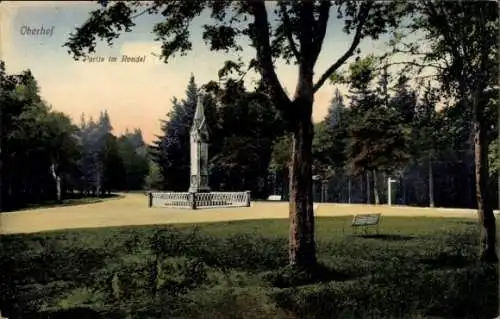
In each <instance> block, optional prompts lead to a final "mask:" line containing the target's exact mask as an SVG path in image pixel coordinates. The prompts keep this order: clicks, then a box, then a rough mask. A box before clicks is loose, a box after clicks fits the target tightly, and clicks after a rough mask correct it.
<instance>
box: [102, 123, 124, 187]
mask: <svg viewBox="0 0 500 319" xmlns="http://www.w3.org/2000/svg"><path fill="white" fill-rule="evenodd" d="M121 155H122V154H120V144H119V142H118V139H117V138H116V136H114V135H113V134H110V133H109V134H107V135H106V136H105V137H104V145H103V150H102V162H103V177H102V190H103V193H106V192H107V193H111V191H113V190H121V189H123V188H124V186H125V185H126V174H127V171H126V169H125V165H124V158H122V156H121Z"/></svg>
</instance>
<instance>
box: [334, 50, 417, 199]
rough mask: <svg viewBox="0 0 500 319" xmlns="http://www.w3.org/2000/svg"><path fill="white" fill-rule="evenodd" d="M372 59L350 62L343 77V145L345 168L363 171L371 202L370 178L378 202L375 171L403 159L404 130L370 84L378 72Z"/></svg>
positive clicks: (392, 168) (387, 168) (392, 167)
mask: <svg viewBox="0 0 500 319" xmlns="http://www.w3.org/2000/svg"><path fill="white" fill-rule="evenodd" d="M375 62H376V60H375V58H374V57H373V56H368V57H366V58H364V59H360V60H358V61H356V62H355V63H353V64H351V65H350V66H349V73H348V76H347V78H346V79H344V81H347V82H348V83H349V86H350V90H351V92H352V96H351V105H350V109H351V111H350V114H351V120H350V122H349V129H348V131H349V133H348V144H347V149H346V150H347V153H348V155H347V158H348V163H347V164H348V168H349V170H350V171H352V172H354V173H364V174H366V180H367V182H366V183H367V196H366V197H367V203H371V202H372V198H371V194H372V192H371V190H372V182H373V196H374V200H375V203H376V204H379V203H380V197H379V190H378V174H377V173H378V172H379V171H382V172H385V173H392V172H394V171H396V170H398V169H399V168H401V167H402V166H403V165H404V164H405V163H406V161H407V160H408V133H407V132H405V126H404V123H403V119H402V117H401V114H400V113H399V112H398V111H397V110H395V109H394V108H391V107H389V106H388V105H385V103H386V102H385V101H387V97H386V96H384V95H382V96H380V90H379V92H377V90H375V89H373V87H372V86H373V85H372V82H373V81H374V80H375V79H376V77H377V76H378V74H377V72H376V64H375ZM385 76H386V75H383V78H384V77H385ZM381 82H384V79H382V81H381ZM383 91H385V90H383ZM384 100H385V101H384ZM389 104H390V103H389ZM370 180H372V182H371V181H370Z"/></svg>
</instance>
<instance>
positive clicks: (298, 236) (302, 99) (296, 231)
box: [289, 66, 316, 268]
mask: <svg viewBox="0 0 500 319" xmlns="http://www.w3.org/2000/svg"><path fill="white" fill-rule="evenodd" d="M312 71H313V70H312V67H311V68H305V67H304V66H301V69H300V77H299V83H298V86H297V90H296V93H295V99H294V101H293V102H292V105H291V107H292V110H293V112H294V114H293V115H294V116H293V119H294V121H295V123H294V125H293V143H292V145H293V146H292V160H291V162H290V200H289V208H290V211H289V213H290V215H289V218H290V233H289V261H290V264H291V265H293V266H296V267H298V268H309V267H312V266H314V265H315V264H316V243H315V240H314V211H313V181H312V164H313V163H312V140H313V137H314V127H313V123H312V119H311V116H312V106H313V100H314V97H313V96H314V95H313V91H312V83H313V81H312V75H313V72H312Z"/></svg>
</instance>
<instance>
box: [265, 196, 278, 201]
mask: <svg viewBox="0 0 500 319" xmlns="http://www.w3.org/2000/svg"><path fill="white" fill-rule="evenodd" d="M267 200H277V201H280V200H281V195H271V196H269V197H268V198H267Z"/></svg>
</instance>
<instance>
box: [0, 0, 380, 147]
mask: <svg viewBox="0 0 500 319" xmlns="http://www.w3.org/2000/svg"><path fill="white" fill-rule="evenodd" d="M96 8H99V5H98V4H96V3H95V2H84V1H81V2H80V1H64V2H55V1H54V2H52V1H43V2H42V1H40V2H36V1H24V2H23V1H19V2H11V1H5V2H1V3H0V40H1V41H0V58H1V59H3V60H4V61H5V63H6V67H7V72H9V73H18V72H20V71H22V70H25V69H30V70H31V71H32V72H33V74H34V76H35V78H36V79H37V81H38V83H39V86H40V89H41V95H42V97H43V98H44V100H46V101H47V102H48V103H49V104H50V105H52V106H53V108H54V109H55V110H58V111H62V112H65V113H66V114H68V115H70V116H71V117H72V118H73V119H74V120H75V121H76V123H78V121H79V119H80V115H81V113H82V112H83V113H85V114H86V115H89V116H93V117H94V118H95V117H97V116H98V114H99V112H100V111H101V110H104V109H106V110H108V112H109V114H110V117H111V121H112V125H113V127H114V129H115V133H118V134H119V133H122V132H123V131H124V130H125V129H126V128H129V129H132V128H136V127H137V128H141V129H142V131H143V134H144V138H145V140H146V142H150V141H151V140H152V139H153V138H154V135H155V134H159V133H160V121H159V120H160V119H165V118H166V116H165V115H166V113H167V112H168V111H169V110H170V109H171V106H172V105H171V99H172V98H173V97H174V96H175V97H177V98H180V99H182V98H184V96H185V95H184V92H185V89H186V86H187V83H188V80H189V77H190V75H191V73H193V74H194V75H195V79H196V83H197V84H198V85H202V84H204V83H206V82H208V81H210V80H217V71H218V70H219V69H220V67H221V66H222V65H223V62H224V61H226V60H228V59H234V57H235V56H234V54H225V53H223V52H210V50H209V49H208V47H207V46H206V45H205V44H204V42H203V40H202V39H201V31H202V29H201V26H202V25H203V24H205V23H206V22H207V21H208V17H207V15H206V14H205V15H203V16H202V17H200V18H198V19H197V20H195V23H194V24H193V26H192V29H191V30H192V31H191V36H192V40H193V50H192V51H191V52H190V53H189V54H188V56H185V57H177V58H175V59H172V60H171V61H170V62H169V63H168V64H164V63H162V62H160V61H158V60H157V59H156V58H155V57H154V56H153V55H151V53H152V52H154V53H160V51H159V46H160V44H159V43H158V42H154V35H153V34H152V32H151V30H152V26H153V25H154V23H155V22H157V21H159V20H158V19H159V18H158V17H151V16H146V15H145V16H141V17H139V18H138V20H137V26H136V27H135V29H134V31H133V32H131V33H128V34H125V35H124V36H122V37H121V38H120V39H118V40H116V41H115V44H114V46H113V47H111V48H109V47H107V46H106V44H105V43H100V44H99V45H98V47H97V52H96V54H95V55H97V56H103V57H105V58H106V60H107V58H108V57H109V56H116V57H118V59H119V60H120V57H121V55H122V54H126V55H129V56H144V55H145V56H146V60H145V62H144V63H120V62H116V63H111V62H107V61H105V62H100V63H84V62H76V61H74V60H73V59H72V58H71V56H70V55H69V54H68V53H67V49H66V48H63V47H62V45H63V43H64V42H65V41H66V40H67V39H68V36H69V33H71V32H73V31H74V30H75V27H77V26H80V25H81V24H82V23H83V22H84V21H85V20H86V19H87V17H88V15H89V12H90V11H91V10H93V9H96ZM330 16H331V18H330V22H329V27H328V31H327V34H326V37H325V41H324V44H323V50H322V53H321V55H320V57H319V60H318V63H317V65H316V69H315V73H316V77H315V78H318V77H319V76H320V75H321V74H322V73H323V72H324V70H325V69H326V68H327V67H328V66H329V65H330V64H332V63H333V62H334V61H335V60H337V59H338V58H339V57H340V56H341V55H342V54H343V53H344V52H345V50H346V49H347V48H348V47H349V45H350V43H351V37H352V35H350V36H348V35H345V34H344V33H343V32H342V24H341V23H339V22H338V21H337V20H335V16H336V12H333V11H332V13H331V15H330ZM23 27H24V28H23ZM26 27H30V28H32V29H35V28H40V27H43V28H45V29H52V28H53V33H52V35H45V36H43V35H23V34H22V31H23V30H25V29H26ZM243 45H245V43H243ZM360 47H361V49H362V52H363V54H369V53H372V52H373V53H378V52H381V50H383V49H384V43H383V41H382V40H379V41H377V42H374V41H371V40H369V39H366V40H364V41H363V42H362V44H361V46H360ZM253 56H255V50H254V49H253V48H251V47H249V46H246V47H245V46H244V51H243V53H242V57H243V59H244V60H245V61H248V60H249V59H250V58H251V57H253ZM352 61H353V59H352V58H351V59H350V60H349V62H352ZM277 73H278V77H279V78H280V80H281V82H282V84H283V86H284V87H285V88H286V90H287V91H288V92H290V93H293V92H294V91H295V84H296V81H297V69H296V67H295V66H293V65H292V66H287V65H285V64H284V63H277ZM249 80H251V78H249ZM340 89H341V91H345V88H340ZM334 90H335V87H334V86H333V85H331V84H330V83H328V82H327V83H325V84H324V86H323V87H322V88H321V89H320V90H319V91H318V92H317V93H316V95H315V105H314V113H313V119H314V120H315V121H319V120H321V119H322V118H323V117H324V116H325V114H326V110H327V107H328V105H329V101H330V100H331V98H332V97H333V94H334Z"/></svg>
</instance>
